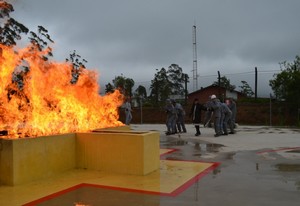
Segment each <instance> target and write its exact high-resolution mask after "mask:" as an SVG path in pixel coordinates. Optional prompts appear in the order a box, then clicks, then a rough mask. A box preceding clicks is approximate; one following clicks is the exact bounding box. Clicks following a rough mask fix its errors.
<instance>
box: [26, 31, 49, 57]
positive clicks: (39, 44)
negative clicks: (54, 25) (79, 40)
mask: <svg viewBox="0 0 300 206" xmlns="http://www.w3.org/2000/svg"><path fill="white" fill-rule="evenodd" d="M29 33H30V36H29V37H28V39H29V40H30V43H31V44H32V47H31V50H35V49H38V51H43V50H45V49H47V52H46V55H43V56H42V57H41V58H42V59H43V60H44V61H48V59H49V57H52V56H53V54H52V48H51V47H49V46H48V42H51V43H54V41H53V40H52V39H51V37H50V35H49V34H48V30H47V29H45V28H44V27H43V26H38V33H37V34H36V33H35V32H33V31H30V32H29Z"/></svg>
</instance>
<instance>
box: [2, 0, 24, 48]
mask: <svg viewBox="0 0 300 206" xmlns="http://www.w3.org/2000/svg"><path fill="white" fill-rule="evenodd" d="M13 11H14V8H13V6H12V5H11V4H9V3H7V2H6V1H0V43H1V44H3V45H6V46H14V45H16V44H17V42H16V41H17V40H20V39H21V35H22V34H27V33H28V31H29V30H28V28H27V27H26V26H24V25H23V24H21V23H19V22H18V21H16V20H15V19H14V18H12V17H10V13H11V12H13Z"/></svg>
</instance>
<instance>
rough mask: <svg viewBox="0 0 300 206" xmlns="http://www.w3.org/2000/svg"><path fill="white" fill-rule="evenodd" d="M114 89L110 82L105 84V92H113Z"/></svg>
mask: <svg viewBox="0 0 300 206" xmlns="http://www.w3.org/2000/svg"><path fill="white" fill-rule="evenodd" d="M114 91H115V88H114V86H113V85H112V84H111V83H108V84H106V85H105V94H108V93H113V92H114Z"/></svg>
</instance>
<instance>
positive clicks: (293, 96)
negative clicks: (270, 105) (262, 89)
mask: <svg viewBox="0 0 300 206" xmlns="http://www.w3.org/2000/svg"><path fill="white" fill-rule="evenodd" d="M280 67H281V72H280V73H278V74H274V76H273V77H274V79H272V80H270V81H269V85H270V86H271V88H272V90H273V92H274V94H275V96H276V98H278V99H285V100H286V101H288V102H290V103H291V104H292V105H294V106H296V107H298V108H299V107H300V92H299V91H300V84H299V82H300V56H298V55H297V56H296V58H295V60H294V62H293V63H288V62H286V61H284V62H282V63H280Z"/></svg>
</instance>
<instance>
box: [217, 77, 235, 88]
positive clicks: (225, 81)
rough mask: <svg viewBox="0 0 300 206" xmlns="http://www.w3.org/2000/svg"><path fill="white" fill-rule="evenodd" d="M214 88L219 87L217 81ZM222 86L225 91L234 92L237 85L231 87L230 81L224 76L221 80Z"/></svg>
mask: <svg viewBox="0 0 300 206" xmlns="http://www.w3.org/2000/svg"><path fill="white" fill-rule="evenodd" d="M212 85H213V86H219V81H215V82H214V83H213V84H212ZM220 86H221V87H224V88H225V89H227V90H229V91H233V90H235V88H236V86H235V85H231V84H230V80H229V79H227V77H226V76H222V77H221V78H220Z"/></svg>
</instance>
